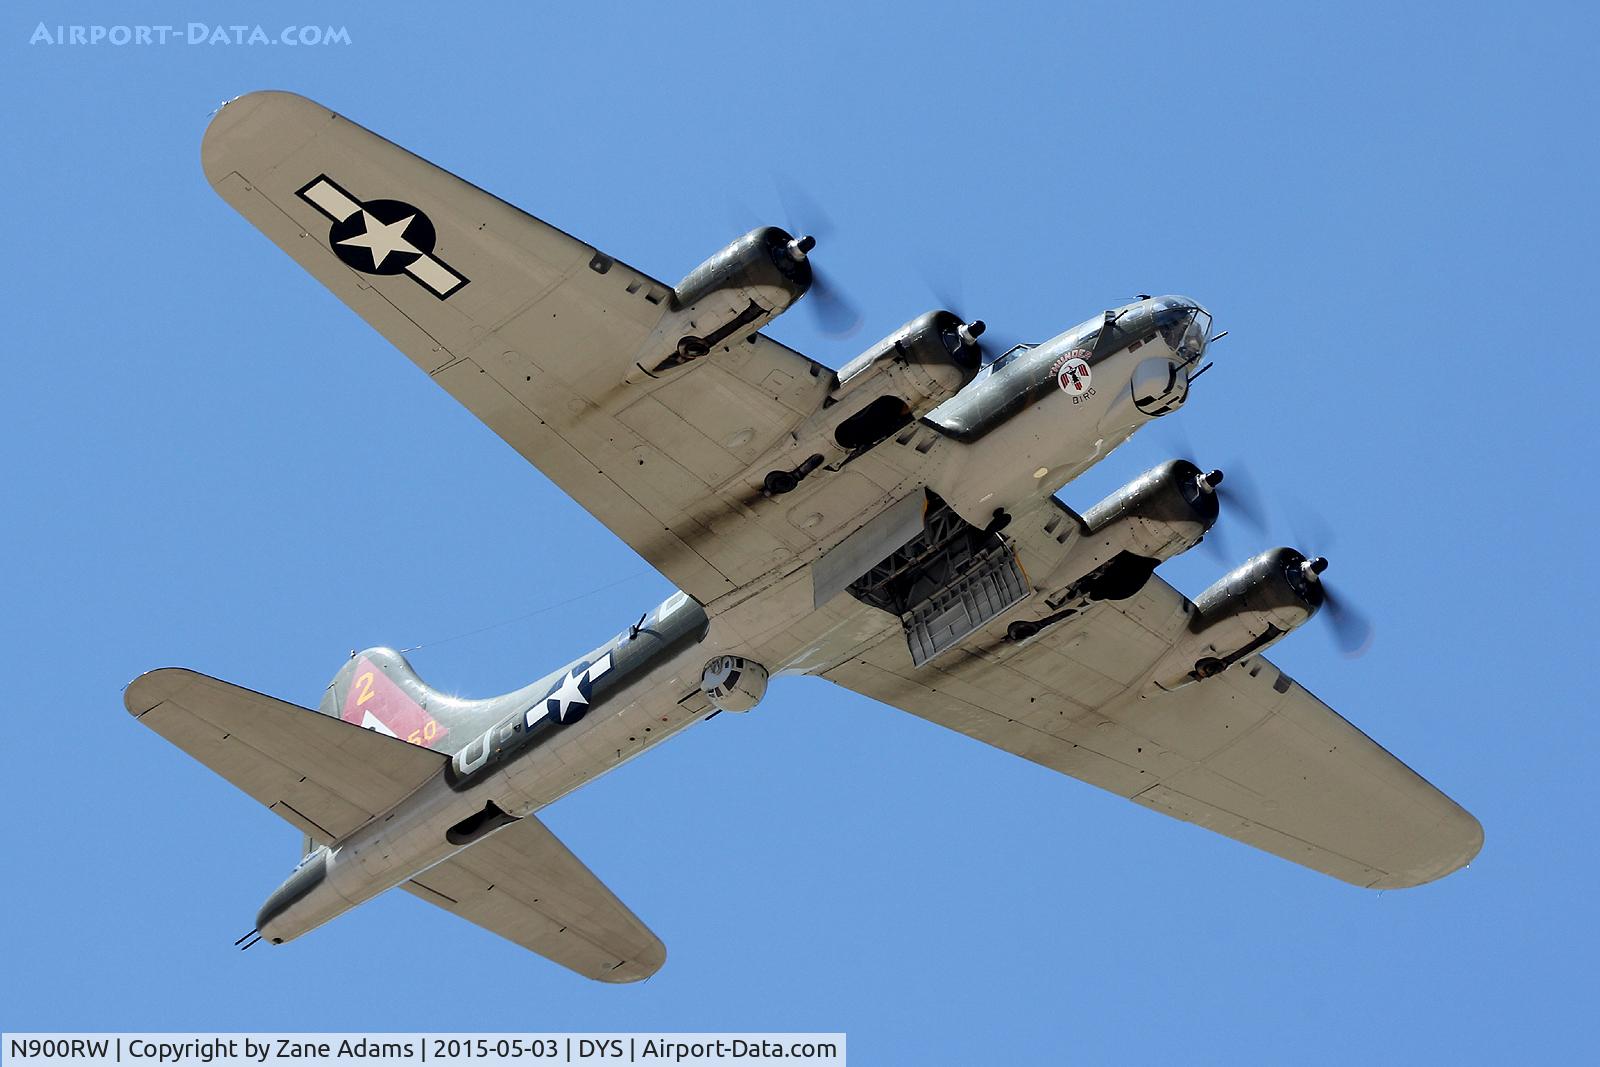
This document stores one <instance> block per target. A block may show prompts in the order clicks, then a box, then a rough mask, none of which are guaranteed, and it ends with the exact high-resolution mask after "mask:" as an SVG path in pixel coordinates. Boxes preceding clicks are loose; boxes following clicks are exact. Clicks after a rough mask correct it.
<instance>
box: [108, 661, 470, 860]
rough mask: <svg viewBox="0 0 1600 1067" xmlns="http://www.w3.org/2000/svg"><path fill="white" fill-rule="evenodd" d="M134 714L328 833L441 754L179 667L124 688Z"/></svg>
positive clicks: (397, 792) (385, 804) (290, 815)
mask: <svg viewBox="0 0 1600 1067" xmlns="http://www.w3.org/2000/svg"><path fill="white" fill-rule="evenodd" d="M122 699H123V703H124V704H126V705H127V708H128V711H129V712H131V713H132V714H133V715H134V716H135V717H136V718H137V719H138V720H139V721H140V722H142V723H144V724H145V725H146V726H148V727H150V729H152V730H154V731H155V732H156V733H158V734H160V735H161V736H162V737H165V738H166V739H167V740H168V741H171V742H172V743H173V744H175V745H177V746H178V747H179V748H181V749H183V750H184V751H185V752H187V753H189V755H191V756H193V757H194V758H195V759H197V760H199V761H200V762H201V763H204V764H205V765H206V766H207V767H210V768H211V769H212V770H214V771H216V772H217V773H218V774H220V775H222V777H224V778H226V779H227V780H228V781H230V782H232V783H233V784H234V785H236V786H238V787H239V788H240V789H242V790H244V791H245V792H246V793H249V794H250V795H251V796H253V797H255V798H256V799H257V800H259V801H261V803H263V804H265V805H266V806H267V807H269V808H271V809H272V810H273V811H274V812H276V813H277V814H278V815H280V816H282V817H283V818H284V819H286V820H288V821H289V822H290V823H292V824H294V825H295V826H296V827H298V828H299V829H300V830H301V832H303V833H306V834H309V835H310V836H311V837H312V838H313V839H315V840H316V841H317V842H319V843H326V842H329V841H333V840H334V839H336V838H338V837H341V836H343V835H344V834H347V833H349V832H350V831H351V830H354V829H355V828H356V827H358V826H360V825H361V824H363V823H365V822H366V821H367V820H368V819H370V818H371V817H372V816H374V815H377V814H379V813H380V812H384V811H388V810H389V809H390V808H392V807H393V806H394V805H395V804H397V803H399V802H400V801H401V800H402V799H404V798H405V796H406V795H407V794H409V793H410V792H411V791H412V790H413V789H415V788H416V787H417V786H419V785H421V784H422V783H423V782H424V781H426V780H427V779H428V778H430V777H432V776H433V775H435V774H437V773H438V772H439V768H440V767H442V766H443V765H444V763H445V761H446V759H447V758H448V757H446V756H443V755H441V754H440V753H437V752H430V751H428V750H427V749H425V748H419V747H417V746H416V745H408V744H406V742H404V741H401V740H399V739H398V738H395V737H391V736H388V735H386V734H383V733H380V732H378V731H375V730H364V729H362V728H361V727H359V726H356V725H353V724H351V723H347V722H341V721H340V720H338V719H335V718H333V717H331V716H328V715H321V714H318V713H317V712H315V711H312V710H311V709H309V708H302V707H300V706H299V705H298V704H290V703H287V702H286V701H282V700H277V699H275V698H273V697H269V696H264V695H263V694H261V693H257V692H254V691H253V690H250V689H244V688H242V687H240V686H237V685H232V684H230V683H228V682H224V681H221V680H219V679H216V678H210V677H207V676H206V675H204V674H200V673H197V672H195V671H191V670H185V669H184V668H181V667H165V668H162V669H161V670H155V671H151V672H149V673H148V674H142V675H140V676H139V677H138V678H135V679H134V680H133V681H132V682H131V683H129V685H128V688H127V689H126V690H125V691H124V692H123V698H122Z"/></svg>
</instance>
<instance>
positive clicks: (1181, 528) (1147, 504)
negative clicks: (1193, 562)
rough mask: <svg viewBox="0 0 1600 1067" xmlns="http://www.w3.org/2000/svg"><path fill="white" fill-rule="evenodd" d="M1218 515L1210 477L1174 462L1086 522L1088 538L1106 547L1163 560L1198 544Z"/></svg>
mask: <svg viewBox="0 0 1600 1067" xmlns="http://www.w3.org/2000/svg"><path fill="white" fill-rule="evenodd" d="M1219 510H1220V509H1219V507H1218V504H1217V494H1216V492H1215V488H1214V483H1213V482H1211V481H1210V480H1209V476H1208V475H1206V474H1205V473H1203V472H1202V471H1201V470H1200V468H1199V467H1197V466H1195V465H1194V464H1193V463H1190V462H1189V461H1188V460H1186V459H1174V460H1169V461H1168V462H1166V463H1163V464H1162V465H1161V466H1159V467H1155V468H1153V469H1151V470H1148V471H1145V472H1144V473H1143V474H1141V475H1139V477H1137V478H1135V479H1134V480H1133V481H1131V482H1129V483H1128V484H1127V485H1125V486H1123V487H1122V488H1121V489H1118V490H1117V491H1116V492H1115V493H1112V494H1111V495H1110V496H1108V497H1106V498H1105V499H1104V500H1102V501H1100V503H1098V504H1096V505H1095V506H1094V507H1092V508H1090V509H1089V510H1088V511H1087V512H1086V513H1085V514H1084V516H1083V523H1084V527H1085V529H1086V530H1087V531H1088V536H1089V537H1092V538H1097V539H1098V540H1100V541H1101V542H1102V543H1104V544H1105V545H1106V546H1107V547H1115V548H1117V549H1118V550H1120V551H1126V552H1132V553H1134V554H1135V555H1139V556H1148V557H1150V558H1152V559H1157V560H1164V559H1171V558H1172V557H1173V556H1176V555H1177V554H1178V553H1180V552H1186V551H1188V550H1189V549H1191V548H1193V547H1194V546H1195V545H1197V544H1199V543H1200V539H1201V538H1202V537H1204V536H1205V534H1206V531H1207V530H1209V529H1211V526H1212V524H1213V523H1215V522H1216V521H1217V514H1218V512H1219Z"/></svg>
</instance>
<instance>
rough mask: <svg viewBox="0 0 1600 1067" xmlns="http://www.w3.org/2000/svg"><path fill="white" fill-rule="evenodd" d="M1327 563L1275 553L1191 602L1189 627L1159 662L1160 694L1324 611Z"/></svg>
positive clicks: (1289, 552)
mask: <svg viewBox="0 0 1600 1067" xmlns="http://www.w3.org/2000/svg"><path fill="white" fill-rule="evenodd" d="M1325 566H1327V561H1326V560H1323V559H1321V558H1317V559H1307V558H1306V557H1305V556H1304V555H1302V554H1301V553H1299V552H1296V551H1295V550H1294V549H1292V548H1275V549H1271V550H1269V551H1267V552H1263V553H1261V554H1260V555H1258V556H1254V557H1252V558H1250V559H1248V560H1246V561H1245V562H1244V563H1243V564H1241V565H1240V566H1239V567H1237V568H1235V569H1234V570H1232V571H1230V572H1229V573H1227V574H1226V575H1224V576H1223V577H1222V578H1221V579H1219V580H1218V581H1217V582H1216V583H1215V584H1213V585H1212V586H1211V588H1209V589H1207V590H1206V591H1205V592H1203V593H1201V594H1200V595H1199V596H1198V597H1196V598H1195V601H1194V612H1193V614H1192V615H1191V616H1190V619H1189V626H1188V629H1187V631H1186V632H1185V633H1184V635H1183V636H1182V638H1180V640H1179V641H1178V643H1177V645H1175V646H1174V647H1173V649H1172V651H1171V652H1169V653H1167V655H1166V656H1164V657H1162V660H1161V662H1160V664H1159V665H1158V666H1157V668H1156V672H1155V677H1154V679H1153V680H1154V682H1155V684H1156V685H1158V686H1160V687H1161V688H1162V689H1177V688H1179V687H1180V686H1185V685H1189V684H1192V683H1194V682H1198V681H1203V680H1205V679H1206V678H1210V677H1213V676H1215V675H1217V674H1221V673H1222V672H1223V671H1224V670H1226V669H1227V668H1228V667H1230V666H1232V665H1233V664H1235V663H1237V662H1238V661H1239V660H1241V659H1244V658H1245V657H1246V656H1250V655H1254V654H1255V653H1258V652H1261V651H1262V650H1264V649H1266V648H1267V647H1268V646H1270V645H1272V644H1275V643H1276V642H1277V641H1279V640H1281V639H1282V638H1283V637H1284V635H1285V634H1287V633H1289V632H1290V631H1291V630H1294V629H1295V628H1297V627H1299V626H1303V625H1304V624H1305V623H1306V622H1307V621H1308V620H1310V618H1311V617H1312V616H1313V615H1315V614H1316V613H1317V609H1319V608H1320V607H1322V604H1323V600H1324V593H1323V589H1322V581H1321V579H1320V578H1319V577H1318V575H1319V574H1320V573H1321V570H1322V568H1323V567H1325Z"/></svg>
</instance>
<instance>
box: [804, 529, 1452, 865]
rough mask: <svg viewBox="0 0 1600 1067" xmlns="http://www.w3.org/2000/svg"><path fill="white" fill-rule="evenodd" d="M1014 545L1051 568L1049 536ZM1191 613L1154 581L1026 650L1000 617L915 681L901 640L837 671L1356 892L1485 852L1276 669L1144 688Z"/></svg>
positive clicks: (1266, 665)
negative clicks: (1009, 637) (1010, 637)
mask: <svg viewBox="0 0 1600 1067" xmlns="http://www.w3.org/2000/svg"><path fill="white" fill-rule="evenodd" d="M1010 532H1011V531H1008V533H1010ZM1016 536H1017V538H1018V543H1017V546H1016V547H1017V549H1018V552H1019V556H1020V557H1021V558H1022V560H1023V562H1024V565H1025V567H1027V569H1028V570H1029V571H1030V572H1032V573H1044V570H1045V569H1047V567H1048V557H1049V555H1050V554H1051V549H1049V548H1048V547H1046V546H1050V545H1053V544H1054V543H1055V542H1054V541H1053V539H1049V538H1046V537H1043V536H1040V534H1039V532H1038V531H1031V532H1030V531H1028V530H1018V531H1016ZM1030 558H1031V560H1032V564H1031V565H1030V563H1029V561H1030ZM1188 608H1189V604H1188V601H1187V600H1186V599H1185V598H1184V597H1183V595H1182V594H1180V593H1179V592H1177V590H1175V589H1173V588H1172V586H1170V585H1168V584H1167V583H1166V582H1164V581H1162V580H1161V579H1160V578H1159V577H1155V578H1152V579H1151V580H1150V582H1149V583H1148V584H1147V585H1145V587H1144V588H1143V589H1142V590H1141V591H1140V592H1138V593H1136V594H1135V595H1134V596H1132V597H1131V598H1129V599H1127V600H1123V601H1103V602H1100V603H1098V604H1095V605H1093V606H1091V607H1090V608H1089V609H1088V610H1087V611H1086V612H1084V613H1083V614H1081V615H1077V616H1074V617H1071V618H1068V619H1066V620H1064V621H1062V622H1059V623H1056V624H1054V625H1053V626H1050V627H1049V628H1047V629H1045V630H1044V631H1043V632H1042V633H1041V634H1039V636H1037V637H1035V638H1033V639H1032V640H1030V641H1027V642H1023V643H1020V644H1014V643H1010V642H1006V641H1004V640H1003V639H1002V634H1003V632H1004V628H1003V626H1002V625H1001V624H999V623H992V624H991V625H990V626H989V627H988V628H987V629H986V630H983V631H980V632H979V633H977V634H974V635H973V636H972V637H971V638H969V639H968V640H967V642H965V643H964V645H962V646H960V647H958V648H956V649H953V650H951V651H950V652H948V653H946V654H944V655H942V656H940V657H938V658H936V659H935V660H934V661H933V662H931V663H929V664H927V665H925V666H924V667H922V668H921V669H917V668H914V667H913V666H912V664H911V656H910V653H909V651H908V650H907V647H906V641H905V638H904V637H903V636H902V635H901V634H900V633H899V632H898V631H894V632H891V634H890V636H888V637H886V638H884V639H881V640H879V641H877V643H875V644H874V645H872V646H871V647H868V648H866V649H864V650H862V651H860V652H858V653H857V654H856V655H853V656H851V657H850V658H849V659H847V660H846V661H845V662H843V663H841V664H839V665H837V666H836V667H834V668H832V669H831V670H828V671H825V672H824V677H827V678H829V679H831V680H832V681H834V682H837V683H839V684H840V685H843V686H845V687H846V688H849V689H852V690H855V691H856V692H858V693H862V694H864V695H866V696H869V697H872V698H874V699H876V700H881V701H883V702H884V703H886V704H892V705H894V706H895V707H899V708H902V709H904V710H906V711H909V712H911V713H912V714H914V715H919V716H921V717H923V718H925V719H929V720H931V721H933V722H936V723H938V724H940V725H941V726H946V727H949V728H950V729H952V730H957V731H960V732H961V733H964V734H966V735H967V736H969V737H974V738H976V739H978V740H980V741H984V742H987V743H988V744H991V745H994V746H995V747H997V748H1002V749H1005V750H1006V751H1008V752H1013V753H1016V754H1017V755H1019V756H1022V757H1023V758H1025V759H1029V760H1032V761H1033V762H1035V763H1039V764H1042V765H1044V766H1046V767H1049V768H1051V769H1053V770H1057V771H1060V772H1062V773H1063V774H1069V775H1071V776H1073V777H1074V778H1080V779H1082V780H1083V781H1085V782H1088V783H1090V784H1091V785H1096V786H1099V787H1100V788H1102V789H1106V790H1109V791H1110V792H1113V793H1116V794H1118V795H1120V796H1124V797H1127V798H1128V799H1130V800H1132V801H1134V802H1135V803H1138V804H1142V805H1144V806H1145V807H1148V808H1151V809H1154V810H1155V811H1159V812H1163V813H1165V814H1167V815H1171V816H1173V817H1174V818H1178V819H1182V820H1184V821H1185V822H1191V823H1195V824H1196V825H1199V826H1203V827H1205V828H1206V829H1208V830H1214V831H1216V832H1217V833H1220V834H1224V835H1226V836H1228V837H1231V838H1234V839H1235V840H1238V841H1242V842H1244V843H1245V844H1247V845H1253V846H1255V847H1256V848H1259V849H1263V850H1265V851H1267V852H1271V853H1274V854H1275V855H1278V856H1282V857H1283V858H1284V859H1288V860H1292V861H1294V862H1295V863H1299V864H1302V865H1303V866H1306V867H1310V868H1312V869H1313V870H1317V871H1321V872H1323V873H1324V874H1329V875H1332V876H1333V877H1335V878H1339V879H1342V880H1343V881H1346V882H1351V883H1353V884H1355V885H1359V886H1366V887H1369V888H1374V889H1386V888H1399V887H1403V886H1414V885H1419V884H1421V883H1423V882H1429V881H1432V880H1434V879H1436V878H1441V877H1443V876H1444V875H1446V874H1449V873H1450V872H1451V871H1454V870H1457V869H1458V868H1460V867H1463V866H1465V865H1466V864H1467V863H1468V862H1469V861H1470V860H1471V859H1472V857H1473V856H1475V855H1476V854H1477V852H1478V850H1479V848H1480V847H1482V844H1483V829H1482V827H1481V826H1479V824H1478V821H1477V820H1476V819H1474V818H1473V817H1472V816H1471V815H1470V814H1468V813H1467V812H1466V811H1464V810H1463V809H1462V808H1461V807H1460V806H1459V805H1457V804H1456V803H1455V802H1454V801H1453V800H1451V799H1450V798H1449V797H1447V796H1445V795H1444V794H1443V793H1441V792H1440V791H1439V790H1438V789H1436V788H1434V787H1433V786H1432V785H1430V784H1429V783H1428V782H1427V781H1425V780H1424V779H1423V778H1422V777H1420V776H1419V775H1418V774H1416V772H1414V771H1412V770H1411V768H1409V767H1407V766H1406V765H1405V764H1404V763H1402V762H1400V760H1398V759H1396V758H1395V757H1394V756H1393V755H1391V754H1390V753H1389V752H1387V751H1385V750H1384V749H1383V748H1382V747H1381V746H1379V745H1378V744H1377V743H1375V742H1374V741H1373V740H1372V739H1371V738H1369V737H1367V735H1366V734H1364V733H1362V732H1361V731H1360V730H1358V729H1356V728H1355V727H1354V726H1352V725H1351V724H1350V723H1349V722H1347V721H1345V720H1344V719H1343V718H1342V717H1340V716H1339V715H1338V713H1336V712H1335V711H1334V710H1333V709H1332V708H1330V707H1328V705H1326V704H1324V703H1323V702H1322V701H1320V700H1318V699H1317V698H1316V697H1315V696H1313V695H1312V694H1311V693H1310V692H1308V691H1307V690H1305V689H1304V688H1303V687H1301V686H1300V685H1299V684H1297V683H1296V682H1294V681H1293V680H1292V679H1290V678H1289V677H1288V676H1287V675H1285V674H1284V673H1283V672H1282V671H1281V670H1279V669H1278V668H1277V667H1276V666H1274V665H1273V664H1272V663H1271V662H1270V661H1269V660H1267V659H1265V658H1263V657H1260V656H1256V657H1252V658H1248V659H1244V660H1241V661H1240V662H1239V663H1238V664H1236V665H1234V666H1233V667H1231V668H1229V669H1228V670H1226V671H1224V672H1222V673H1221V674H1219V675H1217V676H1215V677H1213V678H1210V679H1207V680H1206V681H1203V682H1199V683H1196V684H1193V685H1189V686H1185V687H1183V688H1181V689H1178V690H1175V691H1173V692H1170V693H1168V692H1162V691H1159V690H1156V691H1154V692H1153V693H1151V692H1147V691H1146V687H1145V686H1144V685H1143V682H1144V677H1145V675H1146V672H1147V671H1149V669H1150V668H1151V667H1153V666H1154V664H1155V662H1156V661H1157V660H1158V659H1159V658H1160V657H1161V655H1162V654H1163V653H1165V652H1166V651H1167V650H1168V649H1169V648H1171V647H1172V645H1173V644H1174V642H1175V641H1176V639H1177V637H1178V635H1179V633H1180V632H1181V631H1182V629H1183V628H1184V626H1185V625H1186V624H1187V621H1188Z"/></svg>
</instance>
